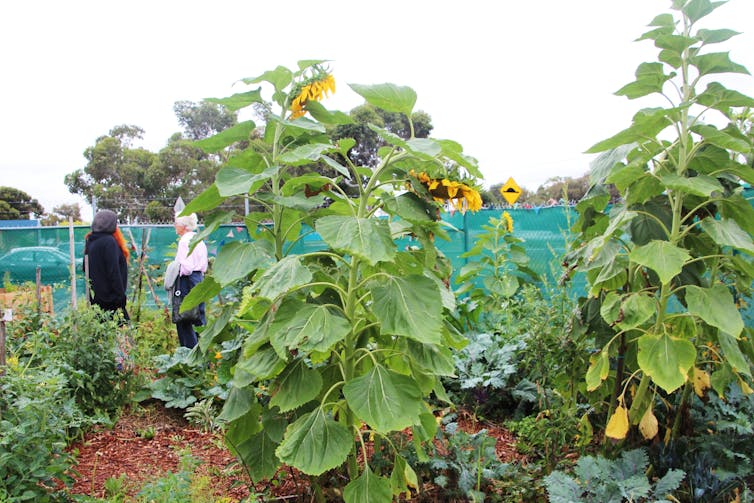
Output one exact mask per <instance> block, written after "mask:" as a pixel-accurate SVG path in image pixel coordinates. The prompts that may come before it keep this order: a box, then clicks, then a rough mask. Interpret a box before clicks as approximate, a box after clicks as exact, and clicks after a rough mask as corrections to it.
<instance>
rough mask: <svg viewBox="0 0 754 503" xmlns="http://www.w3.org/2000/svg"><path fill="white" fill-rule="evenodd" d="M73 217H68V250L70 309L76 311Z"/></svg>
mask: <svg viewBox="0 0 754 503" xmlns="http://www.w3.org/2000/svg"><path fill="white" fill-rule="evenodd" d="M73 239H74V237H73V217H68V249H69V251H70V255H71V308H72V309H73V310H74V311H75V310H76V247H75V245H74V242H73Z"/></svg>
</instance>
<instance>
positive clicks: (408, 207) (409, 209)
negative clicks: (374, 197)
mask: <svg viewBox="0 0 754 503" xmlns="http://www.w3.org/2000/svg"><path fill="white" fill-rule="evenodd" d="M385 210H386V211H387V212H389V213H391V214H393V215H397V216H399V217H401V219H404V220H407V221H409V222H412V223H423V224H429V223H432V222H434V216H433V211H434V212H436V211H437V207H436V206H430V205H429V204H427V202H426V201H424V200H423V199H421V198H419V196H417V195H416V194H414V193H413V192H404V193H403V194H401V195H399V196H397V197H388V198H386V199H385Z"/></svg>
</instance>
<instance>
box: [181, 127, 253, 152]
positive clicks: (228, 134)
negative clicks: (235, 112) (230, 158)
mask: <svg viewBox="0 0 754 503" xmlns="http://www.w3.org/2000/svg"><path fill="white" fill-rule="evenodd" d="M256 127H257V126H256V124H254V122H253V121H245V122H239V123H238V124H236V125H235V126H232V127H229V128H228V129H225V130H223V131H221V132H219V133H217V134H216V135H214V136H210V137H209V138H205V139H203V140H197V141H195V142H194V145H196V146H197V147H199V148H200V149H202V150H204V151H205V152H207V153H210V154H214V153H216V152H219V151H221V150H222V149H224V148H225V147H229V146H230V145H233V144H234V143H236V142H239V141H245V140H248V139H249V136H250V135H251V132H252V131H254V128H256Z"/></svg>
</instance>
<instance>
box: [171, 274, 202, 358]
mask: <svg viewBox="0 0 754 503" xmlns="http://www.w3.org/2000/svg"><path fill="white" fill-rule="evenodd" d="M202 279H204V275H203V274H202V273H200V272H193V273H191V275H190V276H179V277H178V288H179V289H180V290H181V291H182V296H184V297H185V296H186V295H188V293H189V292H190V291H191V289H192V288H194V287H195V286H196V285H198V284H199V283H200V282H201V281H202ZM199 309H200V312H201V318H202V320H201V322H200V323H198V325H204V324H205V323H206V318H205V314H204V302H202V303H201V304H200V305H199ZM175 330H176V332H178V342H179V343H180V345H181V346H184V347H187V348H193V347H194V346H196V344H197V342H198V337H197V335H196V330H194V323H192V322H190V321H181V322H178V323H176V324H175Z"/></svg>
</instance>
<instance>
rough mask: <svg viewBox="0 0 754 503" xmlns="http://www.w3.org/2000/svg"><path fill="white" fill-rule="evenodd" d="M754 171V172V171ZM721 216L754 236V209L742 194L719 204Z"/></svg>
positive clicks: (731, 196)
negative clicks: (733, 221)
mask: <svg viewBox="0 0 754 503" xmlns="http://www.w3.org/2000/svg"><path fill="white" fill-rule="evenodd" d="M752 171H754V170H752ZM719 205H720V216H721V217H722V218H723V219H728V220H735V222H736V223H737V224H738V225H739V226H740V227H741V229H743V230H744V231H745V232H747V233H749V234H750V235H754V207H752V205H751V203H749V201H747V200H746V198H745V197H743V196H742V195H741V194H732V195H730V196H728V197H726V198H725V199H723V200H722V201H720V203H719Z"/></svg>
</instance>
